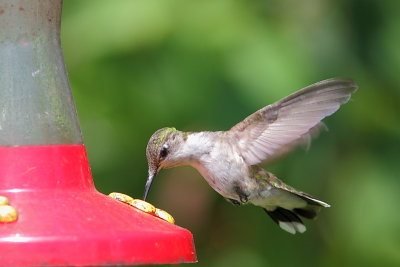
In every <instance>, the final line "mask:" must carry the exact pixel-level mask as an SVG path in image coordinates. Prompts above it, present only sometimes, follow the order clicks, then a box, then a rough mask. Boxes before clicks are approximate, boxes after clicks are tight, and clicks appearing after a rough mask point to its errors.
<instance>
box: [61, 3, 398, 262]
mask: <svg viewBox="0 0 400 267" xmlns="http://www.w3.org/2000/svg"><path fill="white" fill-rule="evenodd" d="M399 10H400V1H373V0H351V1H350V0H341V1H338V0H320V1H316V0H315V1H313V0H303V1H297V0H270V1H225V0H221V1H211V0H203V1H183V0H182V1H180V0H177V1H173V0H170V1H161V0H160V1H151V0H146V1H128V0H114V1H105V0H102V1H100V0H97V1H94V0H91V1H89V0H87V1H79V0H68V1H65V3H64V10H63V21H62V46H63V49H64V55H65V60H66V64H67V68H68V70H69V77H70V81H71V86H72V89H73V94H74V97H75V101H76V104H77V109H78V114H79V117H80V122H81V126H82V131H83V134H84V137H85V143H86V146H87V149H88V153H89V158H90V162H91V167H92V171H93V175H94V180H95V184H96V186H97V188H98V189H99V190H100V191H101V192H103V193H106V194H107V193H109V192H112V191H117V192H124V193H127V194H129V195H132V196H134V197H137V198H140V197H141V196H142V192H143V188H144V183H145V179H146V177H147V163H146V158H145V147H146V144H147V141H148V138H149V137H150V136H151V134H152V133H153V132H154V131H155V130H157V129H158V128H161V127H165V126H175V127H176V128H178V129H180V130H188V131H196V130H222V129H229V128H230V127H231V126H232V125H234V124H235V123H236V122H238V121H240V120H242V119H243V118H244V117H246V116H247V115H249V114H250V113H252V112H254V111H255V110H257V109H259V108H261V107H263V106H265V105H267V104H270V103H272V102H274V101H276V100H278V99H280V98H282V97H284V96H286V95H288V94H289V93H292V92H294V91H296V90H298V89H300V88H302V87H304V86H306V85H309V84H311V83H314V82H317V81H319V80H322V79H326V78H331V77H335V76H345V77H350V78H353V79H354V80H355V81H356V82H357V83H358V85H359V90H358V91H357V92H356V93H355V94H354V95H353V98H352V100H351V101H350V102H349V103H348V104H346V105H344V106H343V107H342V108H341V109H340V110H339V111H338V112H337V113H336V114H335V115H334V116H332V117H330V118H328V119H326V120H325V123H326V124H327V126H328V128H329V132H324V133H322V134H321V135H320V137H319V138H318V139H316V140H314V141H313V144H312V146H311V149H310V150H309V151H308V152H306V151H304V150H302V149H298V150H296V151H295V152H294V153H292V154H290V155H289V156H287V157H285V158H283V159H281V160H280V161H278V162H276V163H274V164H272V165H271V166H269V167H268V168H269V170H271V171H272V172H274V173H275V174H276V175H277V176H278V177H280V178H281V179H283V180H284V181H286V182H287V183H288V184H290V185H293V186H294V187H297V188H299V189H301V190H303V191H305V192H308V193H310V194H312V195H314V196H316V197H318V198H320V199H322V200H323V201H326V202H328V203H330V204H331V205H332V207H331V208H329V209H325V210H323V212H322V213H321V215H320V216H319V218H318V219H317V220H315V221H307V222H306V224H307V226H308V231H307V232H306V233H305V234H303V235H295V236H292V235H290V234H288V233H286V232H284V231H282V230H281V229H280V228H279V227H277V226H276V225H275V224H274V223H273V222H272V221H271V220H270V218H268V217H267V216H266V214H265V213H264V212H263V211H262V210H261V209H259V208H257V207H253V206H246V207H241V208H237V207H234V206H233V205H231V204H229V203H227V202H226V201H225V200H224V199H223V198H222V197H221V196H219V195H218V194H217V193H215V192H214V191H212V189H211V188H210V187H209V186H208V185H207V184H206V182H205V181H204V180H203V179H202V178H201V176H200V175H199V174H198V173H197V172H196V171H195V170H194V169H191V168H188V167H181V168H176V169H171V170H165V171H162V172H161V173H160V175H159V176H158V177H157V180H156V181H155V183H154V186H153V188H152V191H151V193H150V197H149V201H150V202H152V203H154V204H155V205H156V206H158V207H160V208H163V209H166V210H167V211H169V212H171V213H172V214H173V215H174V217H175V219H176V220H177V224H178V225H180V226H183V227H185V228H187V229H189V230H191V231H192V233H193V234H194V238H195V243H196V247H197V254H198V258H199V263H198V264H197V265H196V266H249V267H252V266H255V267H257V266H400V209H399V206H398V205H399V204H400V179H399V178H400V167H399V165H400V119H399V117H400V86H399V83H400V74H399V70H400V16H399V14H400V13H399Z"/></svg>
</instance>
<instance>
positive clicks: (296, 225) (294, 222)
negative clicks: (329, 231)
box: [264, 207, 307, 234]
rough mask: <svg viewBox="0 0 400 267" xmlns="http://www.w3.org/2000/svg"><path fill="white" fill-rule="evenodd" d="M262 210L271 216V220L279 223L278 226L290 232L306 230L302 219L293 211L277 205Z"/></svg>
mask: <svg viewBox="0 0 400 267" xmlns="http://www.w3.org/2000/svg"><path fill="white" fill-rule="evenodd" d="M264 210H265V212H266V213H267V214H268V215H269V216H270V217H271V218H272V220H274V222H276V223H277V224H278V225H279V227H281V228H282V229H283V230H285V231H287V232H289V233H291V234H295V233H297V232H298V233H304V232H305V231H306V230H307V228H306V226H305V225H304V223H303V221H302V220H301V219H300V218H299V216H297V214H296V213H295V212H293V211H290V210H287V209H284V208H281V207H277V208H276V209H274V210H272V211H271V210H267V209H264ZM299 215H301V214H299Z"/></svg>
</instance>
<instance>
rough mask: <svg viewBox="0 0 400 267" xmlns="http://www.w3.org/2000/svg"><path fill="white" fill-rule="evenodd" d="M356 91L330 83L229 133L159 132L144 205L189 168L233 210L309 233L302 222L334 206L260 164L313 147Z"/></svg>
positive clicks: (152, 145) (150, 153)
mask: <svg viewBox="0 0 400 267" xmlns="http://www.w3.org/2000/svg"><path fill="white" fill-rule="evenodd" d="M356 90H357V85H356V84H355V83H354V82H353V81H352V80H350V79H347V78H331V79H327V80H323V81H320V82H317V83H314V84H312V85H309V86H307V87H305V88H303V89H301V90H299V91H297V92H295V93H293V94H290V95H289V96H287V97H285V98H283V99H281V100H279V101H277V102H275V103H273V104H271V105H268V106H265V107H263V108H261V109H259V110H258V111H256V112H255V113H253V114H251V115H250V116H248V117H247V118H245V119H244V120H243V121H241V122H239V123H237V124H236V125H234V126H233V127H232V128H231V129H230V130H227V131H216V132H210V131H203V132H183V131H179V130H177V129H175V128H173V127H165V128H162V129H159V130H157V131H156V132H155V133H154V134H153V135H152V136H151V138H150V140H149V142H148V144H147V148H146V156H147V161H148V175H149V176H148V179H147V182H146V185H145V190H144V195H143V199H144V200H145V199H146V197H147V195H148V192H149V189H150V187H151V184H152V182H153V180H154V178H155V177H156V175H157V173H158V172H159V171H160V170H161V169H166V168H172V167H176V166H181V165H189V166H192V167H194V168H195V169H197V170H198V172H199V173H200V174H201V175H202V176H203V177H204V179H205V180H206V181H207V183H208V184H209V185H210V186H211V187H212V188H213V189H214V190H215V191H216V192H217V193H219V194H220V195H222V196H223V197H224V198H225V199H227V200H228V201H229V202H231V203H232V204H234V205H236V206H240V205H243V204H247V203H251V204H253V205H255V206H259V207H261V208H263V209H264V211H265V212H266V213H267V214H268V215H269V216H270V217H271V218H272V220H273V221H275V222H276V223H277V224H278V225H279V226H280V228H282V229H283V230H285V231H287V232H289V233H291V234H295V233H303V232H305V231H306V226H305V225H304V223H303V221H302V219H301V218H300V217H304V218H307V219H313V218H315V217H316V216H317V214H318V212H319V211H320V210H321V208H327V207H330V205H329V204H327V203H325V202H323V201H321V200H318V199H316V198H314V197H312V196H311V195H309V194H307V193H304V192H302V191H299V190H297V189H295V188H293V187H291V186H289V185H287V184H285V183H284V182H282V181H281V180H279V179H278V178H277V177H276V176H275V175H274V174H272V173H270V172H268V171H266V170H264V169H263V168H262V167H261V166H260V164H261V163H263V162H268V161H270V160H272V159H275V158H277V157H279V156H281V155H283V154H286V153H288V152H290V151H291V150H293V149H294V148H295V147H296V146H298V145H300V144H305V143H307V142H309V141H310V139H311V138H312V137H314V136H315V135H316V134H318V132H319V131H320V130H321V129H322V128H323V127H324V124H323V123H322V122H321V120H322V119H323V118H325V117H327V116H330V115H332V114H333V113H334V112H336V111H337V110H338V109H339V107H340V105H342V104H344V103H346V102H348V101H349V99H350V97H351V94H352V93H354V92H355V91H356Z"/></svg>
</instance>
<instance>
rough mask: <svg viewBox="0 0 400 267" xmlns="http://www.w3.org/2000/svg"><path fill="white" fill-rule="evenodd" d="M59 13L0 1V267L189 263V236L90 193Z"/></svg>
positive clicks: (39, 1) (57, 4)
mask: <svg viewBox="0 0 400 267" xmlns="http://www.w3.org/2000/svg"><path fill="white" fill-rule="evenodd" d="M61 6H62V1H61V0H0V198H1V203H0V207H3V208H2V209H1V210H2V212H3V213H5V215H4V214H3V213H1V212H0V213H1V214H0V266H85V265H86V266H87V265H138V264H165V263H168V264H177V263H183V262H195V261H196V254H195V250H194V244H193V237H192V234H191V233H190V232H189V231H187V230H185V229H183V228H180V227H178V226H175V225H173V224H171V223H168V222H165V221H163V220H161V219H159V218H157V217H154V216H152V215H149V214H146V213H144V212H142V211H139V210H137V209H135V208H132V207H130V206H128V205H125V204H123V203H120V202H118V201H116V200H114V199H111V198H109V197H108V196H105V195H103V194H101V193H99V192H98V191H96V189H95V187H94V184H93V180H92V176H91V172H90V167H89V163H88V159H87V155H86V149H85V146H84V144H83V141H82V136H81V131H80V126H79V122H78V119H77V115H76V110H75V105H74V102H73V98H72V95H71V90H70V87H69V82H68V79H67V73H66V70H65V66H64V61H63V56H62V52H61V48H60V17H61ZM4 207H6V208H4ZM7 213H9V214H7ZM2 214H3V215H4V216H3V215H2Z"/></svg>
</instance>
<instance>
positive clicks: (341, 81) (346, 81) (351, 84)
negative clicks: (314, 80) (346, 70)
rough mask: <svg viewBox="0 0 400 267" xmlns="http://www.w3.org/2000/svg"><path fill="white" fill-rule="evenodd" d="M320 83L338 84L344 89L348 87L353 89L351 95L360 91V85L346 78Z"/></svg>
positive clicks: (336, 78)
mask: <svg viewBox="0 0 400 267" xmlns="http://www.w3.org/2000/svg"><path fill="white" fill-rule="evenodd" d="M318 83H333V84H338V85H341V86H342V87H347V88H350V89H353V90H352V91H351V93H354V92H355V91H356V90H357V89H358V85H357V84H356V83H355V82H354V80H352V79H350V78H344V77H335V78H330V79H326V80H323V81H320V82H318Z"/></svg>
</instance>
